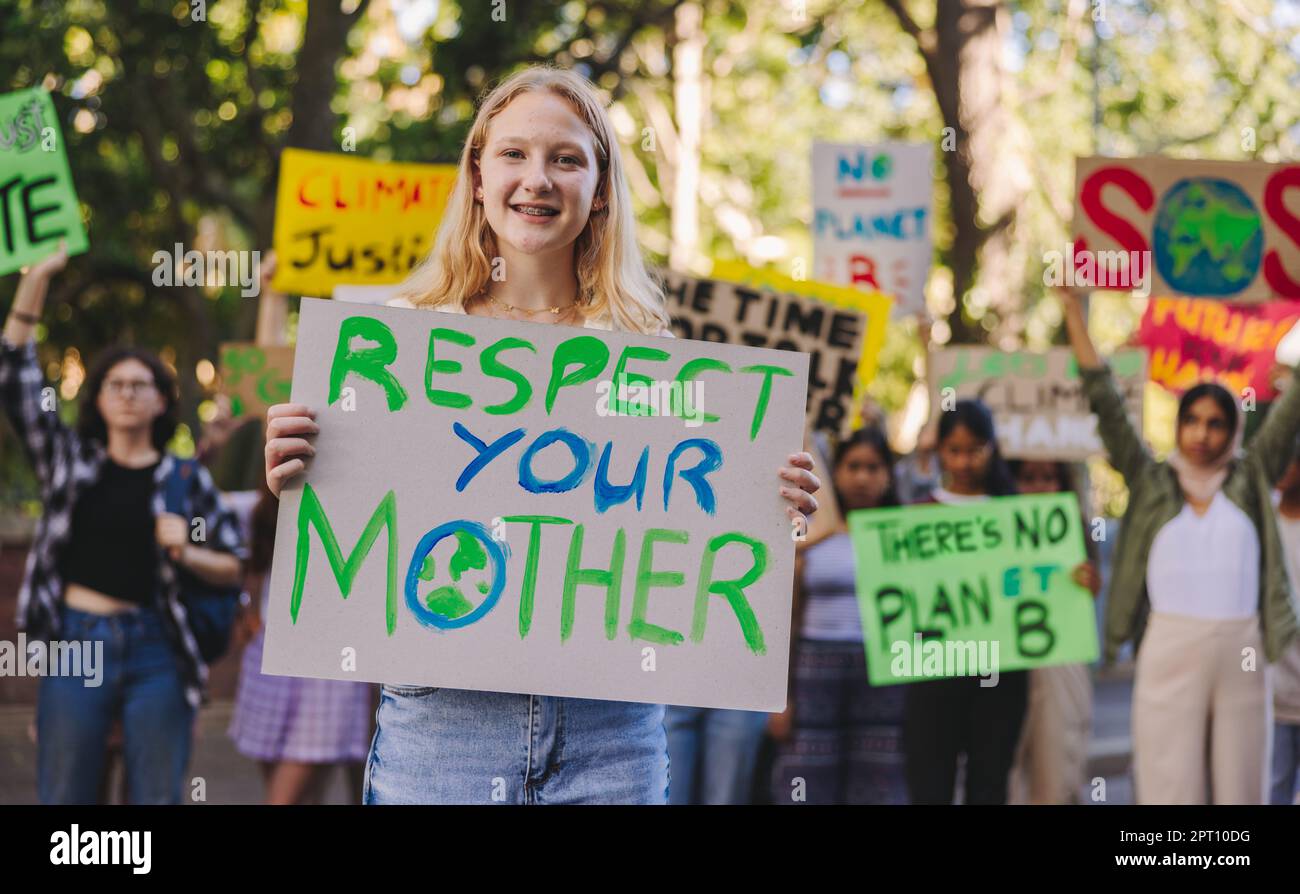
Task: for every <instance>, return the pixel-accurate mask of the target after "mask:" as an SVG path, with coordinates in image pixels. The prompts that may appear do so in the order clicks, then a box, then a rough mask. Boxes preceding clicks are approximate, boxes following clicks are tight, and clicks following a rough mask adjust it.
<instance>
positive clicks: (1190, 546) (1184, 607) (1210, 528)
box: [1147, 491, 1259, 621]
mask: <svg viewBox="0 0 1300 894" xmlns="http://www.w3.org/2000/svg"><path fill="white" fill-rule="evenodd" d="M1147 596H1148V597H1149V598H1150V600H1151V610H1152V611H1157V612H1160V613H1162V614H1171V615H1187V616H1189V617H1193V618H1206V619H1210V620H1216V621H1235V620H1238V619H1241V618H1250V617H1254V616H1255V615H1256V614H1258V612H1259V532H1257V531H1256V530H1255V525H1254V524H1253V523H1252V522H1251V520H1250V516H1248V515H1246V513H1244V512H1242V511H1241V509H1240V508H1238V507H1237V505H1236V504H1235V503H1233V502H1232V501H1231V500H1229V499H1228V498H1227V497H1225V496H1224V495H1223V491H1219V492H1218V493H1216V494H1215V495H1214V499H1213V500H1211V501H1210V508H1209V509H1207V510H1206V512H1205V515H1203V516H1198V515H1197V514H1196V513H1195V512H1194V511H1193V510H1192V507H1191V504H1190V503H1184V504H1183V509H1182V511H1181V512H1179V513H1178V515H1176V516H1174V518H1173V519H1171V520H1170V521H1169V522H1168V523H1166V524H1165V526H1164V527H1163V528H1161V529H1160V531H1159V532H1158V533H1157V534H1156V538H1155V540H1154V541H1153V542H1152V544H1151V555H1150V556H1149V557H1148V559H1147Z"/></svg>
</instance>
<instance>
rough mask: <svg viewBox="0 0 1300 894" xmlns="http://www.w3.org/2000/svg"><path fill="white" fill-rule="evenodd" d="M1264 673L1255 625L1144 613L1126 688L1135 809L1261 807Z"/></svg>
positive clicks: (1268, 671)
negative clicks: (1130, 718)
mask: <svg viewBox="0 0 1300 894" xmlns="http://www.w3.org/2000/svg"><path fill="white" fill-rule="evenodd" d="M1272 729H1273V678H1272V668H1271V667H1269V665H1268V664H1267V663H1266V662H1265V659H1264V644H1263V641H1262V639H1261V637H1260V631H1259V619H1258V618H1255V617H1251V618H1244V619H1241V620H1233V621H1214V620H1207V619H1204V618H1192V617H1187V616H1184V615H1170V614H1159V613H1156V612H1152V614H1151V616H1150V619H1149V621H1148V622H1147V630H1146V635H1145V636H1143V638H1142V645H1141V648H1139V650H1138V656H1137V676H1136V679H1135V681H1134V685H1133V765H1134V767H1133V769H1134V777H1135V780H1134V781H1135V784H1136V786H1137V802H1138V803H1139V804H1205V803H1207V800H1206V794H1207V791H1206V788H1207V786H1206V783H1207V778H1208V782H1209V796H1210V802H1211V803H1214V804H1267V803H1268V773H1269V766H1270V763H1271V758H1270V755H1269V749H1270V748H1271V747H1272Z"/></svg>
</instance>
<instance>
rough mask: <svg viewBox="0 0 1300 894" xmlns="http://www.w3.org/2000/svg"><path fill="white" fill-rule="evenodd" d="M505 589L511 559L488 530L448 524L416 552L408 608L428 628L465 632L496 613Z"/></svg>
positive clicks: (475, 525) (462, 522)
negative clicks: (507, 558) (508, 563)
mask: <svg viewBox="0 0 1300 894" xmlns="http://www.w3.org/2000/svg"><path fill="white" fill-rule="evenodd" d="M439 544H443V546H442V548H441V549H438V546H439ZM435 553H438V554H439V555H441V556H443V557H444V558H443V560H442V561H438V560H437V559H436V558H435ZM504 583H505V554H504V552H503V550H502V548H501V546H500V545H499V544H498V543H496V542H495V541H493V540H492V539H491V537H490V536H489V535H488V533H487V531H486V530H485V529H484V528H483V526H482V525H480V524H478V523H476V522H470V521H465V520H460V521H455V522H447V523H446V524H442V525H439V526H438V527H436V528H434V529H433V530H432V531H429V532H428V533H427V534H425V535H424V537H423V538H422V539H421V540H420V543H419V545H418V546H417V547H416V549H415V553H414V555H413V556H412V558H411V564H410V566H409V567H408V569H407V575H406V605H407V608H409V609H410V610H411V612H412V613H413V614H414V615H415V618H416V620H418V621H419V622H420V623H421V624H423V625H425V626H426V627H436V628H438V629H442V630H449V629H454V628H457V627H464V626H466V625H469V624H473V623H474V622H475V621H477V620H478V619H479V618H481V617H483V616H484V615H486V614H487V613H488V612H490V611H491V610H492V608H493V607H494V606H495V605H496V602H497V600H498V599H499V598H500V596H501V588H502V586H503V585H504Z"/></svg>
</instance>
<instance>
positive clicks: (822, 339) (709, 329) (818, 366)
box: [660, 262, 890, 434]
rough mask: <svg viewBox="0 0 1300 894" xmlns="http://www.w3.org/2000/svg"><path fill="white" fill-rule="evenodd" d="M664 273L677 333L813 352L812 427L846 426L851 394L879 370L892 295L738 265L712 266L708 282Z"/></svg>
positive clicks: (828, 429) (836, 429)
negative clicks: (877, 363) (877, 362)
mask: <svg viewBox="0 0 1300 894" xmlns="http://www.w3.org/2000/svg"><path fill="white" fill-rule="evenodd" d="M660 273H661V275H662V276H663V279H664V284H665V290H666V304H667V307H668V313H669V315H670V316H671V317H672V328H673V332H675V333H676V334H677V335H678V336H679V337H681V338H690V339H696V340H699V341H712V342H723V343H726V344H741V345H751V346H754V347H769V348H776V349H778V350H786V351H804V352H806V353H808V354H810V355H811V360H810V361H809V363H810V366H809V372H808V425H809V427H810V428H812V429H816V430H819V431H825V432H829V433H832V434H839V433H842V432H843V431H845V430H846V429H847V427H848V425H849V422H850V420H851V419H852V416H853V412H854V404H853V401H854V395H855V394H856V393H858V392H859V391H860V389H861V387H862V386H864V385H865V383H866V382H869V381H870V380H871V378H872V377H873V376H874V375H875V372H876V359H877V357H878V356H879V354H880V346H881V345H882V344H883V343H884V340H885V324H886V323H887V321H888V320H889V306H890V299H889V298H888V296H886V295H881V294H879V293H873V292H862V291H858V290H856V289H849V288H845V287H842V286H833V285H830V284H828V283H817V282H805V281H801V280H794V279H790V278H789V277H786V276H782V275H780V274H778V273H772V272H770V271H766V270H756V269H754V268H752V267H747V266H745V265H744V264H739V263H733V262H717V263H715V264H714V265H713V271H712V277H711V278H708V279H701V278H699V277H693V276H687V275H686V274H684V273H678V272H677V271H674V270H663V271H660Z"/></svg>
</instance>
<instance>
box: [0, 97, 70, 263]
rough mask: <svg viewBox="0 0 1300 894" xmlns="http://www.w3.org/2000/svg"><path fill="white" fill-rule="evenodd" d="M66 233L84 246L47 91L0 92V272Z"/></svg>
mask: <svg viewBox="0 0 1300 894" xmlns="http://www.w3.org/2000/svg"><path fill="white" fill-rule="evenodd" d="M60 239H66V240H67V243H68V254H70V255H75V254H80V253H82V252H84V251H85V250H86V248H87V242H86V230H85V228H84V227H83V226H82V223H81V209H80V206H79V205H78V204H77V193H76V191H75V190H74V189H73V188H72V173H71V172H70V171H69V169H68V155H67V150H66V148H65V146H64V142H63V134H62V133H61V132H60V131H59V119H58V117H57V114H56V112H55V111H54V103H53V101H51V99H50V95H49V94H48V93H46V92H45V91H44V90H42V89H40V88H33V89H31V90H20V91H18V92H17V93H6V94H4V95H3V96H0V276H3V275H4V274H6V273H12V272H14V271H15V270H18V269H20V268H22V267H25V266H26V265H28V264H31V263H32V262H34V261H39V260H40V259H41V258H44V257H45V256H46V255H49V254H50V253H51V252H53V251H54V250H55V249H56V248H58V245H59V240H60Z"/></svg>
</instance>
